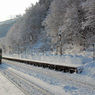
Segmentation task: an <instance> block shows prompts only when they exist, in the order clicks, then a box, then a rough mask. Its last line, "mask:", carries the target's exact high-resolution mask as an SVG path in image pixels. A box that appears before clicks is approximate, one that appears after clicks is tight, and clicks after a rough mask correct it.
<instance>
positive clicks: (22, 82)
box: [0, 67, 53, 95]
mask: <svg viewBox="0 0 95 95" xmlns="http://www.w3.org/2000/svg"><path fill="white" fill-rule="evenodd" d="M0 68H1V67H0ZM0 71H1V72H2V74H3V75H4V76H5V77H6V78H7V79H8V80H10V81H11V82H12V83H13V84H14V85H15V86H17V87H18V88H19V89H20V90H21V91H22V92H23V93H25V95H53V94H51V93H50V92H48V91H47V90H44V89H42V88H41V87H39V86H37V85H36V84H34V83H32V82H30V81H28V80H26V79H25V78H23V77H21V76H19V75H17V74H15V73H13V72H12V71H10V70H8V69H5V68H1V70H0Z"/></svg>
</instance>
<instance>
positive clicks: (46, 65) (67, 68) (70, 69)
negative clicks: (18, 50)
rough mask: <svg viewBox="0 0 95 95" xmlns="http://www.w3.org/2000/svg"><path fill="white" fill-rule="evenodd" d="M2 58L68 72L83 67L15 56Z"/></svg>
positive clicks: (77, 70) (78, 71)
mask: <svg viewBox="0 0 95 95" xmlns="http://www.w3.org/2000/svg"><path fill="white" fill-rule="evenodd" d="M2 58H3V59H6V60H11V61H16V62H22V63H26V64H30V65H34V66H38V67H43V68H49V69H51V70H56V71H62V72H69V73H74V72H76V73H81V72H82V69H83V68H77V67H70V66H63V65H55V64H50V63H41V62H36V61H28V60H23V59H16V58H7V57H2Z"/></svg>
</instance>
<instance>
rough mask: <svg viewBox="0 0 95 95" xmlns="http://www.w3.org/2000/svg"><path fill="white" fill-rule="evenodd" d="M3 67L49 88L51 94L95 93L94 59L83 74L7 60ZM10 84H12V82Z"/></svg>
mask: <svg viewBox="0 0 95 95" xmlns="http://www.w3.org/2000/svg"><path fill="white" fill-rule="evenodd" d="M1 68H6V69H7V70H10V71H11V72H13V73H15V74H17V75H19V76H22V77H24V78H25V79H27V80H28V81H32V82H33V83H35V84H37V85H39V86H40V87H41V88H44V89H47V90H48V91H49V92H51V93H53V94H49V95H95V62H94V61H92V62H90V63H89V62H88V63H87V64H85V65H84V70H83V72H82V73H81V74H76V73H74V74H69V73H62V72H57V71H53V70H49V69H43V68H41V67H40V68H39V67H34V66H31V65H26V64H21V63H19V62H13V61H6V60H3V64H2V65H1ZM1 70H2V69H1ZM3 70H4V69H3ZM0 83H1V80H0ZM10 85H12V84H11V83H10ZM7 86H8V85H7ZM14 88H16V87H14ZM8 89H10V88H8ZM12 91H13V90H12ZM13 92H14V91H13ZM4 93H6V92H4ZM20 93H21V92H19V94H18V95H23V94H20ZM2 95H12V94H2ZM13 95H14V94H13ZM16 95H17V94H16ZM30 95H36V94H30Z"/></svg>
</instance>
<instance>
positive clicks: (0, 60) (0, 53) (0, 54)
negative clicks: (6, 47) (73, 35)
mask: <svg viewBox="0 0 95 95" xmlns="http://www.w3.org/2000/svg"><path fill="white" fill-rule="evenodd" d="M1 63H2V49H0V64H1Z"/></svg>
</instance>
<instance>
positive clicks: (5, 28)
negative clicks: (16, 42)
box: [0, 19, 15, 38]
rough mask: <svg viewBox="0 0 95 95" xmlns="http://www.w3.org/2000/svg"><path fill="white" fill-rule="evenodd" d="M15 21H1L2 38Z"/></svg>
mask: <svg viewBox="0 0 95 95" xmlns="http://www.w3.org/2000/svg"><path fill="white" fill-rule="evenodd" d="M14 23H15V19H13V20H12V19H11V20H7V21H3V22H0V38H2V37H5V36H6V34H7V33H8V30H9V29H10V27H11V26H12V25H13V24H14Z"/></svg>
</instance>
